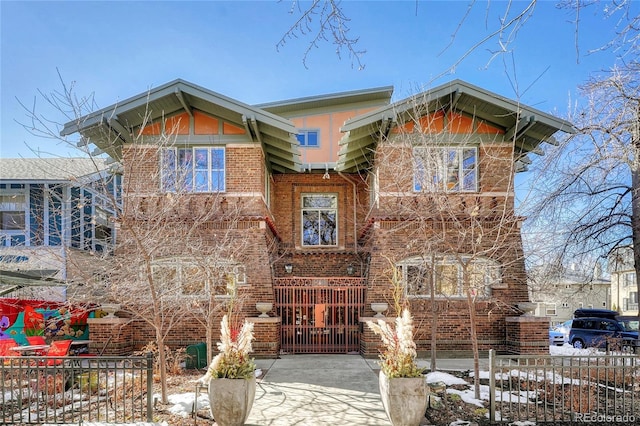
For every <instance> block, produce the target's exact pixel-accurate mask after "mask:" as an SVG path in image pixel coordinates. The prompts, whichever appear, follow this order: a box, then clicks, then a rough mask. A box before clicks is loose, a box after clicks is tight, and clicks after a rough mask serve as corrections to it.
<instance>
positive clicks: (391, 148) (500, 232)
mask: <svg viewBox="0 0 640 426" xmlns="http://www.w3.org/2000/svg"><path fill="white" fill-rule="evenodd" d="M391 95H392V87H380V88H374V89H369V90H359V91H352V92H343V93H336V94H329V95H323V96H314V97H308V98H301V99H293V100H287V101H282V102H273V103H268V104H262V105H254V106H251V105H247V104H244V103H242V102H239V101H237V100H234V99H231V98H228V97H225V96H222V95H220V94H218V93H215V92H212V91H210V90H208V89H205V88H202V87H199V86H196V85H194V84H191V83H188V82H186V81H183V80H175V81H173V82H170V83H167V84H165V85H163V86H160V87H158V88H156V89H152V90H150V91H149V92H145V93H142V94H140V95H138V96H134V97H132V98H130V99H127V100H124V101H122V102H119V103H118V104H116V105H113V106H110V107H107V108H104V109H102V110H100V111H96V112H95V113H93V114H90V115H88V116H85V117H81V118H80V119H79V120H77V121H74V122H71V123H68V124H67V125H66V126H65V128H64V129H63V131H62V135H65V136H66V135H71V134H74V133H80V134H81V135H82V137H83V139H84V140H88V141H90V142H91V143H93V144H95V145H96V146H97V147H98V149H99V151H98V152H105V153H107V154H109V155H110V156H111V157H113V158H114V159H116V160H117V161H119V162H121V163H122V165H123V169H124V173H123V182H124V183H123V188H124V193H125V195H124V211H125V212H126V211H127V206H129V207H130V208H133V207H134V206H135V208H136V211H137V212H141V211H142V212H143V213H139V214H138V216H137V217H138V218H139V221H141V222H144V221H149V222H150V220H149V217H151V215H152V212H153V211H154V210H155V211H158V210H162V211H165V212H167V214H171V215H172V217H174V218H175V220H176V221H177V222H179V223H180V225H176V226H175V227H174V226H173V225H172V226H171V227H167V229H168V230H167V232H176V234H175V236H176V238H177V239H180V235H182V234H181V233H180V232H183V231H180V232H177V231H175V229H174V228H176V227H178V228H179V227H183V228H180V229H183V230H184V229H187V228H184V227H186V226H188V225H186V224H188V223H190V222H194V221H195V222H198V223H197V224H196V227H197V229H198V233H197V234H198V236H199V238H201V240H198V241H199V242H198V244H194V243H193V241H192V240H188V239H185V240H184V241H185V242H184V244H182V245H181V244H171V247H168V248H167V249H166V250H164V251H163V253H162V259H160V258H159V259H158V263H157V264H158V266H157V267H158V268H161V267H162V268H166V269H167V270H169V269H170V270H172V271H173V272H171V273H170V274H168V275H170V276H171V277H173V278H172V281H171V282H168V283H167V285H175V286H178V287H180V286H181V287H182V289H183V293H184V291H186V290H185V289H187V287H188V288H189V289H191V290H193V289H194V288H196V289H197V291H203V292H209V293H211V292H214V293H215V295H216V297H220V300H221V301H222V300H224V298H225V297H228V295H227V294H225V291H228V288H226V287H225V285H224V280H222V281H223V284H222V285H221V284H220V282H218V283H211V284H206V283H204V284H203V283H200V284H198V285H195V287H194V286H192V285H191V284H189V286H188V285H186V281H185V280H187V278H185V277H188V273H187V269H188V267H186V266H185V262H186V264H189V262H193V260H192V259H193V258H194V251H193V250H194V249H193V247H195V246H196V245H197V246H198V247H199V248H200V251H201V252H202V251H204V252H205V253H206V252H207V251H210V252H213V251H215V250H216V249H219V248H220V247H221V246H223V245H224V244H222V243H221V242H219V241H218V240H219V239H220V238H221V235H222V234H224V235H225V238H230V239H231V241H236V242H237V244H228V243H226V244H227V246H228V250H227V252H226V254H224V255H222V256H221V257H222V258H224V259H223V260H224V262H221V260H220V259H221V257H218V258H217V260H216V261H215V262H219V263H220V264H223V265H225V268H227V270H226V272H225V275H224V277H225V279H228V278H229V277H230V276H232V277H233V282H234V283H236V284H237V287H236V288H235V289H234V291H237V294H240V295H241V296H242V300H243V301H244V302H245V303H243V305H242V308H241V309H242V310H241V315H242V316H245V317H252V318H254V319H252V320H255V321H256V324H257V325H256V326H257V330H258V332H257V335H258V341H257V342H256V348H257V350H258V355H260V353H261V352H262V354H264V355H275V354H277V353H278V352H281V351H282V352H289V353H312V352H313V353H351V352H360V353H363V354H364V355H373V354H375V353H376V350H377V349H376V348H377V346H376V344H375V343H373V341H370V339H369V338H368V337H367V336H366V335H367V332H366V330H365V327H363V324H362V320H363V318H369V317H371V316H373V314H374V311H373V310H372V308H371V303H373V302H385V303H387V306H388V309H387V310H386V311H385V313H386V314H387V315H389V316H393V315H394V314H395V311H394V306H395V303H394V301H396V300H397V301H401V302H402V303H405V304H408V305H410V307H411V309H412V312H413V314H414V317H415V323H416V326H417V336H416V338H417V341H418V349H419V351H421V352H422V351H427V350H429V348H430V345H431V344H432V342H434V341H435V342H436V345H437V349H438V350H439V351H453V352H460V353H461V352H467V351H469V350H470V348H471V343H470V337H469V328H468V325H469V318H470V315H471V316H473V317H474V318H475V324H476V327H477V331H478V342H479V347H480V349H481V350H486V349H489V348H496V349H498V350H507V349H508V348H507V346H508V344H509V343H508V340H509V337H508V336H507V333H506V331H505V330H506V328H507V324H506V318H507V317H511V316H514V315H519V313H520V311H518V310H517V309H516V308H515V306H516V305H517V304H518V303H519V302H526V301H528V293H527V284H526V277H525V270H524V259H523V253H522V243H521V236H520V223H521V221H522V218H520V217H517V216H516V215H515V213H514V188H513V179H514V175H515V173H516V172H518V171H523V170H526V166H527V164H529V163H530V162H531V159H530V158H529V154H531V153H535V154H541V153H542V151H541V149H540V145H541V143H542V142H547V143H554V139H553V134H555V133H556V132H558V131H564V132H571V131H572V130H573V127H572V126H571V124H570V123H568V122H566V121H564V120H561V119H558V118H555V117H553V116H551V115H549V114H546V113H543V112H541V111H538V110H535V109H533V108H530V107H527V106H524V105H521V104H519V103H518V102H515V101H512V100H509V99H506V98H503V97H501V96H499V95H496V94H494V93H490V92H487V91H485V90H483V89H481V88H478V87H475V86H472V85H470V84H468V83H466V82H463V81H460V80H455V81H452V82H450V83H447V84H444V85H442V86H439V87H436V88H434V89H432V90H429V91H427V92H425V93H422V94H419V95H416V96H413V97H410V98H407V99H405V100H402V101H399V102H395V103H391ZM174 196H180V197H181V200H182V201H181V202H180V203H179V204H180V205H179V206H174V207H172V208H171V209H169V210H170V213H169V210H167V204H168V203H169V202H170V201H167V200H171V199H172V197H174ZM229 211H234V212H235V215H234V216H233V220H231V219H230V216H227V220H226V221H224V220H223V221H218V222H216V221H217V220H218V219H219V217H220V215H225V214H227V215H228V214H229ZM203 212H215V214H209V215H208V216H206V217H205V216H203V215H202V214H203ZM214 216H216V217H214ZM177 222H176V223H177ZM214 223H215V225H214ZM149 226H151V225H149ZM169 228H171V230H169ZM223 228H224V229H225V231H226V232H224V233H223V232H222V231H221V229H223ZM185 232H186V231H185ZM185 232H183V234H184V233H185ZM119 235H120V241H124V240H126V236H124V237H123V231H122V230H121V231H120V234H119ZM189 235H192V233H191V232H190V233H189ZM185 238H187V237H185ZM188 238H191V237H188ZM227 241H228V240H227ZM240 241H242V243H241V242H240ZM234 247H235V248H237V247H242V249H241V250H235V251H233V248H234ZM127 250H128V248H127V246H126V244H124V243H123V244H122V246H120V247H119V248H118V250H117V251H116V257H117V256H127V254H128V253H131V252H128V251H127ZM189 258H190V259H191V260H189ZM159 265H163V266H159ZM196 269H197V268H196ZM394 276H395V278H396V279H395V280H394V279H393V278H394ZM180 280H183V281H180ZM394 289H395V290H398V292H395V293H394V291H393V290H394ZM197 291H196V292H197ZM394 294H395V295H396V296H395V299H394ZM189 296H193V294H191V295H189ZM185 297H187V295H186V294H185ZM189 300H191V299H189ZM256 302H270V303H273V309H272V311H271V312H270V314H271V318H257V319H255V317H257V311H256V308H255V303H256ZM432 329H433V330H434V331H435V335H433V334H432ZM147 331H148V330H145V328H144V327H143V326H142V325H139V327H138V328H137V331H134V332H132V339H133V341H134V343H133V346H140V345H141V344H144V343H146V342H145V341H144V335H145V334H147ZM546 333H547V330H546V327H545V328H544V330H542V334H541V339H543V340H544V341H547V335H546ZM202 336H203V332H202V330H201V329H200V328H199V327H197V326H194V324H193V322H192V321H191V322H190V321H188V320H185V322H184V326H183V327H182V328H177V329H176V331H175V332H174V333H173V334H171V336H170V338H169V342H168V343H170V344H173V345H186V344H190V343H195V342H198V341H201V340H202ZM432 336H435V340H432Z"/></svg>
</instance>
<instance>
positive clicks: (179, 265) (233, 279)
mask: <svg viewBox="0 0 640 426" xmlns="http://www.w3.org/2000/svg"><path fill="white" fill-rule="evenodd" d="M203 263H205V264H211V263H210V262H208V261H205V262H203ZM216 263H217V265H218V266H214V267H212V269H213V270H216V269H217V271H216V272H219V273H222V274H224V276H225V277H226V278H227V279H228V282H227V286H226V292H225V293H224V294H223V293H216V294H215V295H214V297H215V298H216V299H229V298H231V297H234V296H235V295H236V294H237V291H238V287H242V286H246V285H247V274H246V267H245V266H244V265H243V264H241V263H237V262H233V261H228V260H218V261H217V262H216V261H213V264H216ZM159 268H166V269H167V270H175V271H176V272H175V277H176V281H175V282H173V284H176V287H177V286H179V287H180V291H179V294H180V296H181V297H184V298H187V299H190V298H195V299H206V298H208V297H209V293H210V292H211V291H212V288H213V291H215V290H217V288H218V287H217V286H212V283H211V281H212V280H211V279H210V278H208V277H207V271H200V272H199V275H200V276H202V277H203V282H202V291H201V292H197V293H195V292H194V293H185V292H184V287H183V276H184V273H185V270H186V269H189V268H196V269H201V264H199V263H197V262H194V261H193V260H191V259H186V258H181V257H175V258H168V259H161V260H157V261H155V262H153V264H152V265H151V270H152V272H155V271H156V270H157V269H159ZM215 279H216V280H218V279H223V278H219V277H216V278H215ZM163 284H165V285H167V284H169V283H168V282H164V283H163Z"/></svg>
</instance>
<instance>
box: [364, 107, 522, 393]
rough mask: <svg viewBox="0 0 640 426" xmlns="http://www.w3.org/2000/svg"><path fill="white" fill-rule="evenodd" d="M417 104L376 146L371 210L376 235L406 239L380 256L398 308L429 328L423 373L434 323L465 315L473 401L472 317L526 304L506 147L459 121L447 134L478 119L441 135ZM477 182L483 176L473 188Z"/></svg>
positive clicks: (476, 347)
mask: <svg viewBox="0 0 640 426" xmlns="http://www.w3.org/2000/svg"><path fill="white" fill-rule="evenodd" d="M425 104H427V102H426V101H425V100H424V99H421V98H418V99H416V105H415V106H414V107H413V108H411V109H409V110H408V111H404V113H405V114H408V117H403V121H402V123H404V124H403V125H399V126H398V127H397V128H396V130H395V131H394V132H392V135H391V136H390V137H389V138H388V139H384V140H382V141H381V142H380V143H379V145H378V147H377V148H376V167H375V169H374V173H373V174H374V175H375V176H377V178H376V183H375V184H374V186H375V187H376V188H377V200H376V204H375V207H374V209H375V210H376V212H375V214H377V215H381V216H383V217H386V218H387V222H388V224H385V225H384V229H388V234H389V235H388V236H387V237H384V238H387V239H388V240H391V241H396V240H397V241H403V242H406V243H405V244H401V245H394V246H393V248H392V250H391V253H392V254H391V255H390V258H389V259H390V260H391V261H392V263H394V264H395V265H396V268H397V270H398V271H399V272H398V273H399V274H401V280H402V282H403V283H404V288H403V291H404V294H403V296H404V299H403V304H404V305H406V306H409V307H410V309H411V311H412V313H413V314H414V317H415V318H416V320H417V321H425V320H427V319H430V321H431V344H430V345H431V363H432V368H435V362H436V345H437V343H438V341H439V340H440V339H441V338H440V339H439V338H438V337H437V335H438V329H439V328H440V325H439V323H440V322H441V321H442V320H443V319H444V318H445V317H446V316H447V315H451V313H450V312H451V311H453V312H455V313H456V315H459V312H461V311H462V312H466V315H464V316H463V318H464V321H462V324H460V327H461V328H463V329H466V330H467V331H468V333H469V340H470V342H471V350H472V353H473V358H474V371H475V378H476V379H475V391H476V397H479V390H480V389H479V379H478V378H479V359H480V343H479V337H478V336H479V332H478V328H479V324H478V319H479V318H482V317H484V316H489V315H500V313H501V314H502V315H505V316H506V313H510V312H514V310H513V307H512V306H513V302H525V301H527V300H528V296H527V292H526V283H525V280H524V277H525V273H524V259H523V251H522V242H521V237H520V229H519V225H520V223H521V218H519V217H517V216H516V215H515V213H514V190H513V177H514V173H515V168H514V158H515V156H514V144H512V143H509V141H502V139H501V138H502V136H501V135H500V136H498V135H490V134H485V135H483V136H482V137H479V136H478V135H477V134H474V133H473V132H472V131H470V132H467V131H465V130H463V129H462V127H464V125H462V124H460V126H461V127H460V128H459V129H456V128H455V126H457V125H458V123H462V122H463V121H464V120H468V123H475V122H476V121H477V122H479V121H481V120H480V119H478V118H476V117H468V116H467V117H466V118H465V117H463V116H462V115H459V114H458V113H456V112H450V113H448V114H449V116H448V118H447V120H448V123H449V124H447V125H445V129H442V128H441V127H442V126H443V123H444V121H443V117H444V116H443V113H442V112H441V108H439V107H438V106H435V107H433V108H432V109H433V110H434V111H435V112H433V113H427V111H425V108H424V106H423V105H425ZM451 123H454V124H451ZM474 126H475V124H471V125H470V126H469V129H472V128H475V127H474ZM452 140H455V143H452ZM489 170H491V171H492V173H487V171H489ZM478 176H485V178H484V180H483V181H482V183H481V182H479V181H478ZM480 185H481V189H480ZM484 192H486V193H489V195H487V194H483V193H484ZM382 227H383V226H382V225H381V228H382ZM370 244H371V246H373V247H375V246H376V245H377V244H379V243H378V241H370ZM371 250H372V252H373V254H372V259H373V260H372V262H376V258H377V256H376V249H375V248H371ZM373 279H374V280H375V279H376V278H375V277H374V278H373ZM507 281H509V284H508V285H507ZM395 287H397V286H395ZM395 287H394V288H395ZM507 287H510V288H511V290H510V292H505V291H504V289H506V288H507ZM514 289H515V290H514ZM518 289H519V290H518ZM396 291H397V290H396ZM518 291H519V292H518ZM395 299H397V296H396V297H395V298H394V300H395ZM396 309H397V308H396ZM485 330H486V328H485Z"/></svg>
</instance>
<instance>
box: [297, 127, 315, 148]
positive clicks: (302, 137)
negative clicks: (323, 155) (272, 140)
mask: <svg viewBox="0 0 640 426" xmlns="http://www.w3.org/2000/svg"><path fill="white" fill-rule="evenodd" d="M309 133H315V134H316V141H317V143H316V144H315V145H309V142H308V141H309ZM296 139H298V143H299V144H300V146H301V147H304V148H320V129H299V130H298V134H297V135H296Z"/></svg>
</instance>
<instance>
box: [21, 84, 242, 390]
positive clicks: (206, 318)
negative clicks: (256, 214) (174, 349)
mask: <svg viewBox="0 0 640 426" xmlns="http://www.w3.org/2000/svg"><path fill="white" fill-rule="evenodd" d="M61 82H62V90H61V91H58V92H54V93H51V94H44V93H41V94H40V95H41V98H42V99H44V100H45V102H47V103H49V104H51V105H52V106H54V107H55V108H56V109H57V110H58V111H59V112H60V113H61V114H62V115H63V116H64V117H66V118H67V119H68V120H69V121H70V122H73V123H75V124H76V126H77V128H78V129H80V128H82V120H83V119H85V117H87V116H88V115H89V114H91V113H92V112H93V111H94V110H95V104H94V102H93V101H92V98H91V97H88V98H79V97H78V96H77V95H76V92H75V89H74V87H73V85H71V86H67V85H65V84H64V82H63V80H62V78H61ZM23 106H24V105H23ZM25 112H26V114H27V117H28V120H29V121H28V123H26V124H25V128H27V129H28V130H29V131H30V132H31V133H33V134H35V135H36V136H41V137H48V138H51V139H53V140H57V141H59V142H62V143H75V142H74V141H73V140H71V139H67V137H66V136H60V132H61V129H62V123H57V122H55V121H52V120H50V119H48V118H45V117H42V116H40V115H39V114H38V111H37V109H36V108H35V102H34V106H33V107H29V108H27V107H26V106H25ZM107 115H108V114H107ZM106 121H108V117H105V119H104V121H101V122H100V123H105V122H106ZM67 125H68V123H67ZM178 126H180V123H179V121H176V120H171V119H167V120H165V119H164V117H161V118H160V119H159V120H156V121H155V122H152V121H151V119H150V112H149V111H147V113H146V115H145V117H144V119H143V121H142V124H141V125H139V126H137V127H135V128H130V129H126V130H122V129H121V130H119V131H115V130H114V128H113V126H109V125H102V124H98V126H97V129H96V131H97V132H99V136H98V137H99V139H100V140H101V141H102V143H101V150H99V151H97V152H96V151H94V152H89V149H88V142H89V141H87V140H85V139H84V138H81V140H80V142H79V143H78V146H79V149H81V150H82V151H83V153H84V155H87V156H88V157H89V158H95V159H96V164H98V163H99V162H100V163H101V161H98V159H99V158H100V157H101V156H103V154H102V152H106V153H108V154H109V156H110V157H111V158H113V159H114V160H116V161H117V162H118V163H119V164H122V165H124V166H120V165H118V168H119V170H118V173H121V174H122V196H121V195H120V194H119V193H115V192H113V191H108V190H106V189H108V188H109V187H110V184H109V182H107V181H106V180H105V181H103V182H102V185H101V186H102V188H94V190H100V189H101V190H102V191H101V197H100V200H101V201H100V202H101V203H104V204H105V205H108V206H109V211H110V212H112V214H110V215H109V217H107V218H106V220H108V221H111V222H112V223H115V234H114V235H110V236H109V239H110V240H112V241H110V243H111V244H110V249H109V250H102V251H100V252H96V251H92V252H91V255H90V256H88V257H87V256H84V257H76V258H75V259H76V260H75V262H76V264H75V265H73V266H72V267H73V269H74V270H75V271H76V272H77V278H76V283H77V284H78V285H74V286H71V288H70V291H69V298H70V299H71V300H77V299H82V300H85V301H86V300H87V299H89V300H92V301H95V302H98V303H100V302H103V301H111V302H115V303H119V304H120V305H121V312H123V314H125V315H126V316H127V317H129V318H131V320H132V321H138V322H137V324H138V325H139V324H140V323H143V324H146V325H147V326H148V327H150V329H151V330H153V341H154V342H155V343H156V345H157V347H158V357H159V360H158V365H159V367H160V378H161V386H162V400H163V402H164V403H166V402H167V383H166V375H167V371H166V364H167V363H166V350H167V347H166V342H167V339H169V338H170V334H171V333H172V332H173V331H174V330H176V329H177V327H178V326H179V325H181V323H184V322H186V321H189V322H194V321H195V322H198V323H200V324H202V325H204V327H205V329H206V338H207V343H208V359H210V358H211V351H212V347H213V341H214V336H215V333H219V329H218V326H217V324H218V322H219V318H221V317H222V314H223V313H224V312H223V311H225V310H226V311H229V310H233V311H234V312H236V313H237V311H239V310H241V309H242V301H243V299H244V296H243V293H244V292H245V291H246V290H247V286H243V283H244V282H245V281H246V279H245V277H246V270H245V268H246V266H245V262H246V253H245V250H244V249H245V247H246V242H247V241H248V239H249V238H251V236H250V234H251V231H247V229H243V227H242V226H241V225H240V222H241V221H242V212H243V202H242V200H241V199H235V198H234V197H233V196H230V195H228V194H226V195H225V194H223V193H221V192H217V191H208V193H207V195H206V196H200V194H194V193H193V188H195V187H196V186H197V185H215V184H216V182H215V181H214V180H215V177H212V176H211V175H206V176H205V175H203V174H198V172H197V162H198V161H207V162H214V161H216V159H215V155H214V154H215V153H211V152H208V151H207V149H198V148H192V147H190V146H186V145H183V144H181V143H179V142H178V141H177V138H176V133H177V132H176V128H177V127H178ZM155 129H163V131H155ZM122 131H127V132H128V133H129V135H130V137H131V138H132V143H130V144H126V145H124V146H119V144H117V143H116V142H118V141H119V138H121V132H122ZM94 137H95V135H94ZM212 149H213V148H212ZM199 155H204V158H203V159H202V160H200V159H199V158H198V156H199ZM158 159H161V161H158ZM118 163H116V164H118ZM201 179H202V180H201ZM99 186H100V185H99ZM80 202H82V203H90V202H92V201H91V200H82V201H80ZM89 220H96V218H95V217H93V218H89ZM89 264H91V266H92V267H87V265H89ZM96 269H97V271H96ZM79 284H82V286H80V285H79Z"/></svg>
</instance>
